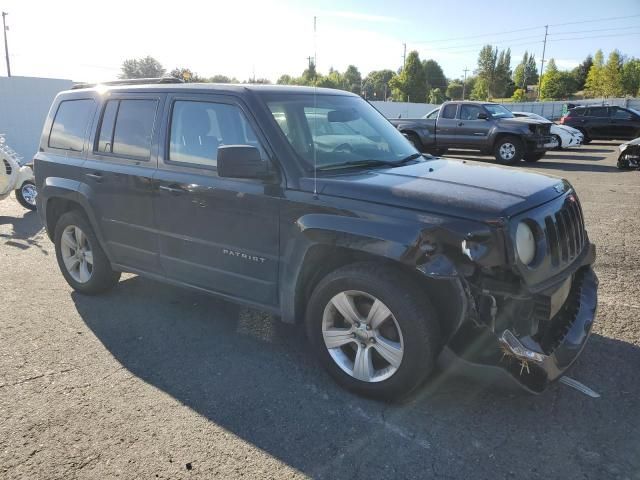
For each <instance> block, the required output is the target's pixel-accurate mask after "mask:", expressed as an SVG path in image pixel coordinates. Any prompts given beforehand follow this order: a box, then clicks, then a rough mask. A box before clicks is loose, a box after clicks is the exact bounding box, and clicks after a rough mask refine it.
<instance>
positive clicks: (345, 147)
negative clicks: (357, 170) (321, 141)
mask: <svg viewBox="0 0 640 480" xmlns="http://www.w3.org/2000/svg"><path fill="white" fill-rule="evenodd" d="M340 151H342V152H348V153H353V147H352V146H351V144H350V143H341V144H340V145H337V146H336V147H334V149H333V150H332V151H331V152H332V153H335V152H340Z"/></svg>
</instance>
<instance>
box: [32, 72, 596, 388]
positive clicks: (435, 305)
mask: <svg viewBox="0 0 640 480" xmlns="http://www.w3.org/2000/svg"><path fill="white" fill-rule="evenodd" d="M35 174H36V183H37V188H38V192H39V194H38V212H39V214H40V215H41V217H42V220H43V222H44V223H45V225H46V228H47V232H48V234H49V237H50V238H51V239H52V240H53V242H54V243H55V250H56V256H57V259H58V263H59V266H60V269H61V271H62V274H63V275H64V277H65V279H66V280H67V282H68V283H69V284H70V285H71V286H72V287H73V288H74V289H75V290H77V291H78V292H81V293H86V294H96V293H98V292H102V291H104V290H106V289H109V288H111V287H113V286H115V285H116V284H117V282H118V279H119V277H120V272H125V271H126V272H133V273H136V274H140V275H143V276H146V277H149V278H154V279H158V280H162V281H166V282H169V283H172V284H175V285H180V286H185V287H190V288H194V289H196V290H199V291H201V292H206V293H210V294H214V295H217V296H219V297H222V298H225V299H229V300H233V301H238V302H242V303H244V304H248V305H253V306H256V307H259V308H260V309H264V310H267V311H270V312H273V313H274V314H276V315H279V316H281V317H282V320H283V321H284V322H287V323H296V322H303V323H304V324H305V325H306V329H307V333H308V337H309V340H310V344H311V347H312V349H313V351H314V352H315V354H316V355H317V356H318V358H319V360H320V362H322V364H323V365H324V366H325V368H326V369H327V370H328V371H329V373H330V374H331V375H332V376H333V377H334V378H335V379H336V380H337V381H338V382H339V383H340V384H342V385H343V386H345V387H347V388H349V389H351V390H354V391H356V392H359V393H361V394H365V395H370V396H375V397H379V398H387V399H389V398H398V397H399V396H403V395H406V394H408V393H409V392H411V391H412V390H414V389H415V388H416V387H418V386H419V385H420V384H421V383H422V382H423V380H425V379H426V378H427V377H428V376H429V375H430V373H431V372H432V371H433V369H434V366H435V364H436V359H437V358H438V357H440V358H441V359H443V360H456V359H457V360H458V362H460V358H462V359H463V361H462V363H463V364H465V365H469V366H472V365H475V366H481V367H483V370H484V371H487V372H492V373H494V374H496V375H498V376H503V377H504V378H506V379H509V380H510V381H512V382H515V383H517V384H518V385H521V386H523V387H524V388H526V389H528V390H529V391H532V392H540V391H542V390H543V389H544V388H545V386H546V385H547V384H548V383H549V382H551V381H553V380H556V379H558V378H559V377H560V376H561V375H562V374H563V372H564V371H565V370H566V369H567V368H568V367H569V366H570V365H571V364H572V363H573V362H574V360H575V359H576V358H577V356H578V355H579V354H580V352H581V351H582V348H583V347H584V345H585V343H586V341H587V338H588V336H589V333H590V330H591V326H592V323H593V321H594V318H595V310H596V303H597V279H596V276H595V274H594V272H593V270H592V268H591V265H592V263H593V261H594V258H595V248H594V246H593V245H592V244H591V243H590V241H589V238H588V236H587V232H586V230H585V228H584V222H583V215H582V210H581V207H580V202H579V201H578V197H577V195H576V192H575V191H574V190H573V188H572V187H571V185H570V184H569V183H568V182H566V181H561V180H558V179H554V178H550V177H546V176H542V175H537V174H530V173H525V172H520V171H511V170H509V169H506V168H503V167H496V166H486V165H472V164H471V163H465V162H463V161H456V160H445V159H436V158H432V157H428V156H426V157H425V156H423V155H421V154H420V153H419V152H417V151H416V150H415V148H414V147H413V146H412V145H411V143H410V142H408V141H407V140H406V139H405V138H404V137H403V135H402V134H401V133H400V132H399V131H397V130H396V129H395V128H394V127H393V125H391V123H389V122H388V121H387V120H386V119H385V118H384V117H383V116H382V115H380V114H379V113H378V112H377V111H376V110H375V109H374V108H373V107H371V106H370V105H369V104H368V103H367V102H365V101H364V100H362V99H361V98H359V97H358V96H356V95H352V94H349V93H346V92H341V91H335V90H327V89H313V88H303V87H274V86H239V85H238V86H233V85H207V84H201V85H197V84H191V85H162V84H149V85H145V86H131V85H122V86H109V85H99V86H97V87H95V88H83V89H77V90H72V91H68V92H63V93H61V94H59V95H58V96H57V97H56V99H55V101H54V103H53V105H52V107H51V111H50V113H49V116H48V118H47V120H46V123H45V126H44V132H43V135H42V140H41V143H40V149H39V152H38V153H37V155H36V157H35Z"/></svg>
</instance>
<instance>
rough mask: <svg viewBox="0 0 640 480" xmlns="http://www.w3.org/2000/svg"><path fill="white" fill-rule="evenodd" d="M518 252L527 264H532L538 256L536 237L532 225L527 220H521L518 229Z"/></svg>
mask: <svg viewBox="0 0 640 480" xmlns="http://www.w3.org/2000/svg"><path fill="white" fill-rule="evenodd" d="M516 253H517V255H518V258H519V259H520V261H521V262H522V263H524V264H525V265H529V264H531V262H533V259H534V258H535V257H536V239H535V238H534V236H533V231H532V230H531V227H529V225H527V224H526V223H525V222H520V223H519V224H518V228H517V229H516Z"/></svg>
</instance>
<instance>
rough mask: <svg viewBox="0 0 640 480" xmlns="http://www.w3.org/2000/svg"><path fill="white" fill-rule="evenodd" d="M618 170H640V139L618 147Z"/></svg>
mask: <svg viewBox="0 0 640 480" xmlns="http://www.w3.org/2000/svg"><path fill="white" fill-rule="evenodd" d="M618 149H619V150H620V155H619V156H618V168H619V169H621V170H626V169H629V168H636V169H637V168H640V138H636V139H634V140H631V141H630V142H627V143H623V144H622V145H620V146H619V147H618Z"/></svg>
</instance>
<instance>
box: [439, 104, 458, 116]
mask: <svg viewBox="0 0 640 480" xmlns="http://www.w3.org/2000/svg"><path fill="white" fill-rule="evenodd" d="M457 109H458V105H456V104H455V103H453V104H449V105H446V106H445V107H444V108H443V109H442V115H441V117H442V118H456V110H457Z"/></svg>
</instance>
